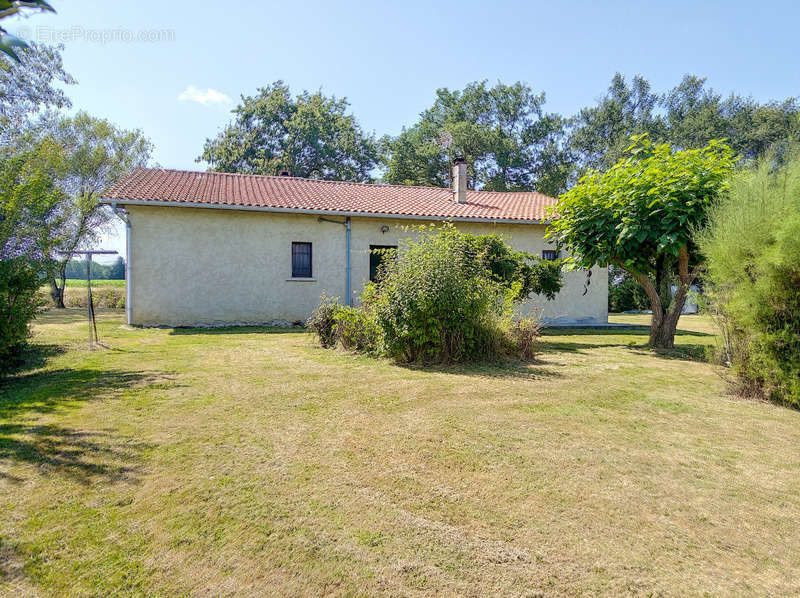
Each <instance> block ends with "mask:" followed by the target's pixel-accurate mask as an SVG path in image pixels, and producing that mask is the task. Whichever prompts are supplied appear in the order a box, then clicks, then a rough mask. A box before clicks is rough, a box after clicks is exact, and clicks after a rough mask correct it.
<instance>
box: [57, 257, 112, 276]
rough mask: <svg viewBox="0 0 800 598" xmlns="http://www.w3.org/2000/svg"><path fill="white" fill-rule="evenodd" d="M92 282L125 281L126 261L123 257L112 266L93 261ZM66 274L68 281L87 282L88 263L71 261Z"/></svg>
mask: <svg viewBox="0 0 800 598" xmlns="http://www.w3.org/2000/svg"><path fill="white" fill-rule="evenodd" d="M91 264H92V280H123V279H124V278H125V260H123V259H122V257H117V259H116V260H115V261H114V263H112V264H100V263H98V262H96V261H92V262H91ZM65 274H66V276H67V278H68V279H78V280H86V261H85V260H70V261H69V262H67V268H66V270H65Z"/></svg>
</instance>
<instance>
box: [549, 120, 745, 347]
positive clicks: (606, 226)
mask: <svg viewBox="0 0 800 598" xmlns="http://www.w3.org/2000/svg"><path fill="white" fill-rule="evenodd" d="M734 163H735V156H734V154H733V152H732V150H731V149H730V148H729V147H728V146H727V145H725V144H724V143H722V142H720V141H711V142H710V143H709V144H708V145H707V146H706V147H704V148H702V149H693V150H681V151H673V150H672V149H671V148H670V146H669V145H667V144H660V145H655V144H653V143H651V142H650V141H649V139H648V138H647V136H643V135H642V136H638V137H635V138H634V144H633V145H632V146H631V147H630V148H629V152H628V155H627V157H625V158H623V159H622V160H620V161H619V162H618V163H617V164H615V165H614V166H613V167H611V168H610V169H609V170H608V171H606V172H599V171H590V172H589V173H588V174H586V175H585V176H584V177H582V178H581V180H580V181H579V183H578V184H577V185H576V186H575V187H573V188H572V189H570V191H568V192H567V193H565V194H564V195H562V196H561V198H560V199H559V202H558V205H557V206H556V209H555V211H554V212H553V213H557V214H558V218H557V219H554V220H553V222H552V223H551V224H550V226H549V227H548V232H547V236H548V237H549V238H553V239H555V240H556V241H557V242H558V243H559V244H560V245H561V246H563V247H565V248H566V249H567V250H568V251H569V252H570V253H571V254H572V255H571V257H570V258H568V260H569V261H570V262H571V263H572V264H573V265H574V266H578V267H581V268H591V267H592V266H594V265H599V266H608V265H609V264H614V265H617V266H619V267H621V268H623V269H625V270H627V271H628V272H630V273H631V275H632V276H633V277H634V278H635V279H636V280H637V281H638V282H639V283H640V284H641V285H642V286H643V287H644V289H645V291H646V292H647V295H648V298H649V299H650V303H651V307H652V309H653V326H652V330H651V337H650V343H651V344H652V345H653V346H658V347H666V348H670V347H671V346H672V343H673V339H674V334H675V326H676V325H677V321H678V318H679V317H680V310H681V309H682V307H683V303H684V301H685V298H686V293H687V292H688V289H689V286H690V285H691V283H692V281H693V280H694V278H695V276H696V274H697V266H698V262H697V259H696V258H697V256H696V251H695V247H694V244H693V240H692V237H693V231H694V230H696V229H697V228H699V227H702V226H704V225H705V223H706V220H707V214H708V210H709V208H710V206H711V205H712V204H713V202H714V201H715V200H716V199H717V198H718V197H719V195H720V194H721V193H723V192H724V191H725V189H726V181H727V177H728V175H729V174H730V173H731V171H732V169H733V166H734ZM671 272H677V275H678V283H679V287H678V292H677V293H676V296H675V300H674V301H670V298H669V291H668V292H667V296H666V298H664V297H663V294H660V293H659V289H660V288H662V287H663V286H666V287H667V289H669V283H670V279H669V274H670V273H671ZM670 303H672V304H673V305H672V311H671V312H669V313H667V308H669V306H670ZM667 316H668V317H667Z"/></svg>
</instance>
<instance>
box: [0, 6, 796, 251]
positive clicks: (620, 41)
mask: <svg viewBox="0 0 800 598" xmlns="http://www.w3.org/2000/svg"><path fill="white" fill-rule="evenodd" d="M51 2H52V4H53V6H54V7H55V8H56V10H57V11H58V14H56V15H38V14H37V15H33V16H30V17H28V18H25V19H14V20H13V21H9V22H8V29H9V30H11V31H12V32H18V33H21V34H22V35H23V36H24V37H26V38H27V39H34V40H39V41H45V42H47V41H58V40H60V41H63V43H64V45H65V49H64V52H63V56H64V63H65V66H66V69H67V70H68V71H69V72H70V73H71V74H73V75H74V76H75V78H76V79H77V80H78V84H77V85H75V86H73V87H71V88H69V90H68V93H69V95H70V97H71V98H72V101H73V104H74V108H75V109H84V110H87V111H88V112H90V113H91V114H93V115H96V116H101V117H105V118H108V119H110V120H112V121H114V122H115V123H117V124H118V125H120V126H122V127H125V128H140V129H142V130H143V131H144V133H145V134H146V135H147V136H149V137H150V139H151V140H152V141H153V143H154V145H155V153H154V160H155V162H157V163H158V164H159V165H161V166H163V167H168V168H187V169H202V168H203V167H204V166H203V165H202V164H197V163H195V158H196V157H197V156H198V155H199V153H200V152H201V150H202V146H203V142H204V141H205V139H206V138H207V137H211V136H214V135H215V134H216V133H217V132H218V131H219V130H220V129H221V127H222V126H223V125H224V124H225V123H226V122H227V121H228V120H229V118H230V114H229V111H230V109H231V108H232V107H233V106H234V105H235V104H236V103H237V101H238V99H239V96H240V94H252V93H254V92H255V91H256V89H257V88H258V87H260V86H263V85H266V84H268V83H271V82H272V81H275V80H276V79H283V80H284V81H286V82H287V83H288V84H289V85H290V86H291V88H292V90H293V91H300V90H302V89H309V90H317V89H322V90H323V92H324V93H326V94H333V95H336V96H340V97H341V96H346V97H347V98H348V100H349V101H350V104H351V108H352V111H353V112H354V113H355V115H356V116H357V118H358V119H359V121H360V122H361V124H362V126H363V127H364V128H365V129H366V130H368V131H374V132H376V133H377V134H378V135H382V134H384V133H389V134H395V133H397V132H399V131H400V129H401V127H402V126H403V125H409V124H412V123H413V122H414V121H415V119H416V117H417V115H418V114H419V112H420V111H422V110H423V109H425V108H426V107H427V106H429V105H430V104H431V103H432V101H433V97H434V91H435V89H436V88H438V87H450V88H461V87H463V86H464V85H465V84H466V83H468V82H470V81H475V80H480V79H488V80H489V81H490V82H495V81H503V82H506V83H511V82H514V81H524V82H527V83H528V84H529V85H530V86H531V87H532V88H533V89H534V90H537V91H545V92H546V94H547V104H546V109H547V110H548V111H553V112H559V113H561V114H564V115H570V114H572V113H574V112H575V111H577V110H578V109H579V108H581V107H583V106H586V105H589V104H592V103H594V101H595V100H596V99H597V98H598V97H599V96H600V95H601V94H602V93H603V92H604V90H605V89H606V87H607V86H608V83H609V81H610V79H611V77H612V76H613V75H614V73H615V72H617V71H620V72H622V73H624V74H625V75H627V76H632V75H635V74H642V75H644V76H645V77H646V78H647V79H648V80H650V82H651V83H652V84H653V86H654V88H655V89H656V90H658V91H664V90H666V89H668V88H670V87H672V86H674V85H676V84H677V83H678V82H679V80H680V79H681V77H682V76H683V75H684V74H685V73H692V74H697V75H700V76H705V77H708V79H709V83H710V84H711V85H712V86H713V87H714V88H715V89H717V90H718V91H720V92H723V93H730V92H736V93H739V94H743V95H752V96H753V97H754V98H756V99H759V100H768V99H782V98H785V97H788V96H792V95H800V61H798V60H797V48H798V41H797V39H798V38H797V26H798V22H800V3H798V2H790V1H786V2H780V1H767V2H752V1H750V2H738V1H735V0H728V1H725V2H722V1H706V2H701V1H694V2H678V1H674V0H671V1H670V2H663V1H659V2H655V1H646V0H639V1H625V2H612V1H605V2H601V1H596V2H590V1H573V2H554V1H552V0H551V1H546V2H541V1H535V2H534V1H530V2H524V1H495V2H472V1H460V2H421V1H420V2H418V1H403V2H335V1H316V0H315V1H309V2H303V1H297V0H295V1H294V2H273V1H267V2H245V1H240V2H230V3H219V2H207V3H204V2H202V1H194V2H188V1H186V2H184V1H180V0H172V1H170V2H163V3H139V2H123V1H122V0H107V1H103V2H97V1H96V0H95V1H94V2H90V1H88V0H73V1H69V2H66V1H59V0H51ZM142 7H144V8H142ZM140 34H142V35H144V36H146V37H148V38H149V41H142V40H139V39H137V38H138V37H139V35H140ZM130 37H133V38H134V39H129V38H130ZM118 237H119V235H117V234H115V235H113V236H112V238H110V239H107V240H106V241H104V243H105V244H106V245H109V244H111V245H113V248H114V249H119V250H121V249H122V248H123V246H124V244H123V243H122V241H121V240H120V239H119V238H118Z"/></svg>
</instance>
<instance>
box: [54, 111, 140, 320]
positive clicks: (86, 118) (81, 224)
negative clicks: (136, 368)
mask: <svg viewBox="0 0 800 598" xmlns="http://www.w3.org/2000/svg"><path fill="white" fill-rule="evenodd" d="M44 134H46V135H47V137H48V138H51V139H53V140H54V141H55V142H56V143H58V144H59V146H60V147H61V148H62V150H63V160H64V162H63V163H64V169H63V171H62V172H61V174H60V176H59V177H58V184H59V186H60V188H61V189H62V190H63V191H64V192H65V193H66V197H67V201H65V202H64V203H63V206H62V211H63V215H64V218H63V221H62V223H61V226H60V227H58V229H57V230H54V231H53V233H54V238H55V245H56V247H55V249H56V251H57V253H54V254H53V261H52V262H50V267H49V268H48V274H49V278H50V285H51V294H52V296H53V300H54V301H55V303H56V305H58V306H63V294H64V280H65V278H66V267H67V263H68V262H69V260H70V259H71V258H72V256H73V254H74V252H75V251H76V250H77V249H79V248H80V247H82V246H84V245H87V244H91V243H92V242H94V241H96V240H97V238H98V236H99V235H100V233H101V232H102V231H103V230H104V228H105V226H106V225H107V224H108V221H109V220H110V219H111V218H112V215H111V213H110V211H109V210H108V208H106V207H104V206H102V205H101V204H100V197H101V195H102V193H103V191H105V190H106V189H107V188H108V187H110V186H111V185H113V184H114V183H115V182H117V181H118V180H119V179H121V178H122V177H123V176H125V175H126V174H128V173H129V172H130V171H131V170H133V169H134V168H136V167H137V166H144V165H145V164H146V163H147V161H148V160H149V158H150V153H151V151H152V144H151V143H150V141H149V140H148V139H147V138H146V137H144V135H143V134H142V133H141V131H138V130H135V131H126V130H123V129H120V128H118V127H117V126H115V125H114V124H112V123H110V122H109V121H107V120H105V119H100V118H95V117H93V116H90V115H88V114H86V113H85V112H79V113H78V114H76V115H75V116H73V117H69V118H63V119H60V120H58V121H56V122H55V123H54V124H53V126H51V127H49V128H47V129H45V130H44Z"/></svg>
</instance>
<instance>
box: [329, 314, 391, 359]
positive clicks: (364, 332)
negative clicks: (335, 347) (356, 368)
mask: <svg viewBox="0 0 800 598" xmlns="http://www.w3.org/2000/svg"><path fill="white" fill-rule="evenodd" d="M333 320H334V325H333V335H334V338H335V339H336V342H338V343H339V345H340V346H341V347H342V348H344V349H346V350H348V351H356V352H359V353H376V352H377V350H378V344H379V339H380V330H379V329H378V326H377V324H376V323H375V320H374V319H373V318H372V315H371V314H369V313H368V312H367V311H366V310H365V309H359V308H355V307H342V306H340V307H339V309H338V310H337V311H336V313H335V314H334V316H333Z"/></svg>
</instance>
